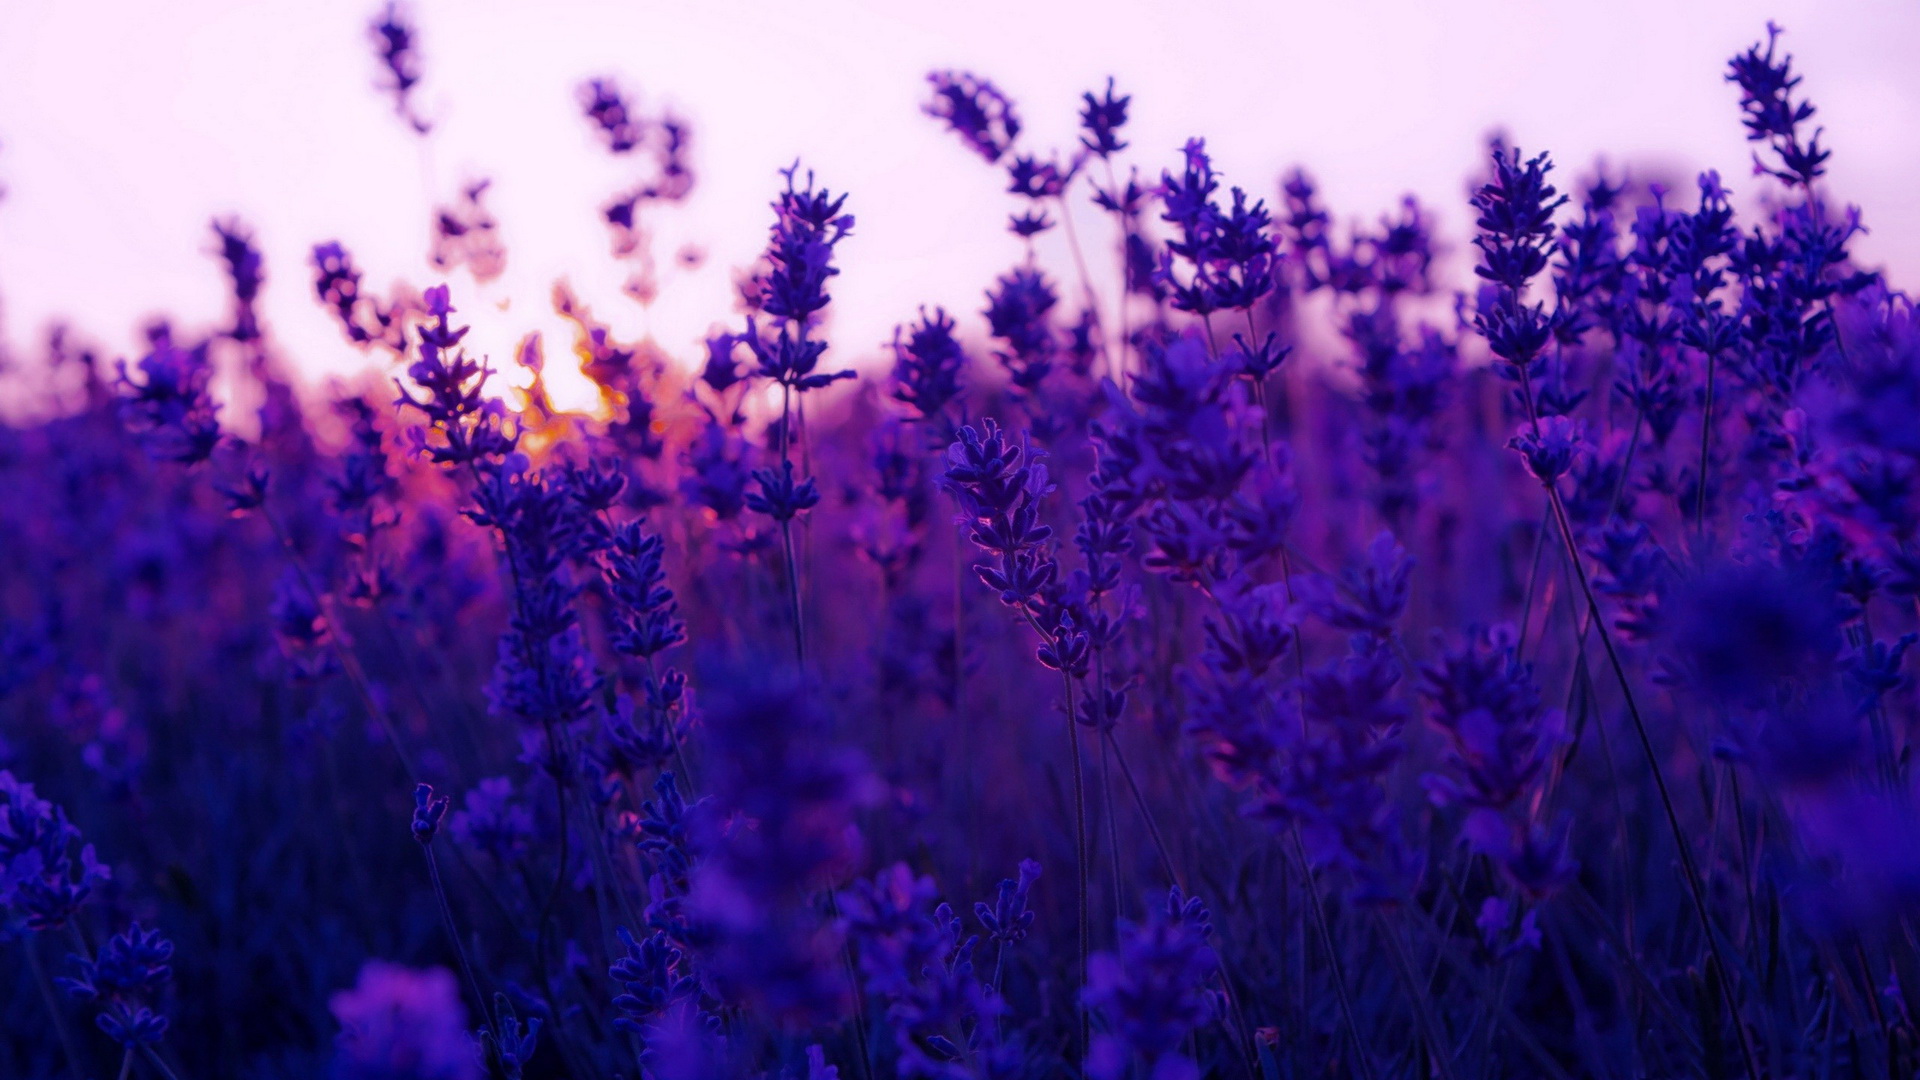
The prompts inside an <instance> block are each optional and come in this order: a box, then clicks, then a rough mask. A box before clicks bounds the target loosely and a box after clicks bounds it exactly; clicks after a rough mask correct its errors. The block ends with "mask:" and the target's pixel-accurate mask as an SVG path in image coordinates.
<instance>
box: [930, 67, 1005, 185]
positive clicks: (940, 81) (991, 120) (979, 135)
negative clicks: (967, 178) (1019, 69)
mask: <svg viewBox="0 0 1920 1080" xmlns="http://www.w3.org/2000/svg"><path fill="white" fill-rule="evenodd" d="M927 81H928V82H929V83H932V84H933V100H932V101H930V102H928V103H927V104H926V105H925V106H923V109H924V111H925V112H926V114H927V115H928V116H931V117H933V118H934V119H935V120H939V121H942V122H944V123H945V124H946V125H947V128H948V130H950V131H952V132H953V133H954V134H955V135H958V136H960V139H961V141H962V142H964V143H966V144H967V146H968V147H969V148H970V149H971V150H973V152H974V153H976V154H979V155H980V156H981V157H983V158H985V159H987V163H988V164H990V165H991V164H996V163H998V162H999V160H1000V156H1001V155H1002V154H1005V153H1006V152H1007V149H1008V148H1009V147H1011V146H1012V145H1013V140H1014V139H1015V138H1017V137H1019V135H1020V117H1019V115H1018V114H1017V113H1015V112H1014V108H1013V102H1012V101H1010V100H1008V98H1007V96H1006V95H1005V94H1002V93H1001V92H1000V90H999V88H997V87H995V86H994V85H993V84H992V83H991V82H988V81H987V80H985V79H983V78H981V77H979V76H978V75H974V74H972V73H970V72H964V71H958V72H956V71H936V72H933V73H931V74H929V75H928V76H927Z"/></svg>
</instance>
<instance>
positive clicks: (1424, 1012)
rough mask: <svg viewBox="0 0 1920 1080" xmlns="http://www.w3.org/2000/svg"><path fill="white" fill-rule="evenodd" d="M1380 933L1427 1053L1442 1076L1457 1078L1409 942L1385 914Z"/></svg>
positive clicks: (1382, 917) (1381, 917)
mask: <svg viewBox="0 0 1920 1080" xmlns="http://www.w3.org/2000/svg"><path fill="white" fill-rule="evenodd" d="M1379 923H1380V936H1381V937H1384V938H1386V939H1387V944H1388V945H1389V946H1390V948H1389V949H1388V950H1387V951H1388V953H1390V954H1391V955H1392V956H1393V962H1394V966H1395V967H1397V968H1398V969H1399V971H1400V981H1401V982H1402V983H1403V984H1404V985H1405V986H1406V988H1407V999H1408V1001H1409V1002H1410V1003H1411V1004H1412V1005H1413V1014H1414V1017H1415V1018H1416V1019H1417V1020H1418V1021H1419V1024H1420V1033H1421V1036H1422V1037H1423V1038H1424V1039H1425V1040H1426V1043H1427V1053H1428V1056H1430V1057H1431V1058H1432V1059H1433V1063H1434V1064H1435V1065H1436V1066H1438V1067H1439V1069H1440V1075H1441V1076H1443V1077H1446V1078H1447V1080H1452V1078H1453V1055H1451V1054H1449V1053H1448V1052H1447V1045H1446V1040H1445V1039H1444V1038H1443V1037H1442V1035H1441V1032H1440V1025H1439V1022H1438V1021H1437V1020H1435V1019H1434V1016H1433V1008H1432V1006H1431V1005H1430V1003H1429V1002H1428V1001H1427V997H1428V992H1427V987H1426V986H1425V985H1424V984H1423V983H1422V982H1421V981H1420V974H1419V972H1418V971H1417V970H1415V968H1414V966H1413V960H1412V958H1411V957H1409V956H1408V955H1407V943H1406V942H1404V941H1401V940H1400V934H1399V932H1398V931H1397V930H1395V929H1394V927H1393V924H1392V923H1390V922H1388V921H1387V918H1386V916H1385V915H1382V916H1380V920H1379Z"/></svg>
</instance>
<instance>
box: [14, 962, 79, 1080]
mask: <svg viewBox="0 0 1920 1080" xmlns="http://www.w3.org/2000/svg"><path fill="white" fill-rule="evenodd" d="M35 940H37V939H36V938H35V937H23V938H21V939H20V948H21V950H22V951H24V952H25V953H26V954H27V967H28V968H29V969H31V970H32V971H33V984H34V987H35V988H36V989H38V990H39V991H40V1000H42V1001H44V1002H46V1003H47V1012H48V1013H49V1014H51V1015H52V1016H53V1030H54V1034H55V1035H57V1036H58V1037H59V1039H60V1049H61V1050H62V1051H64V1052H65V1053H66V1055H67V1070H68V1071H69V1072H71V1073H72V1074H73V1080H81V1075H80V1050H79V1048H78V1047H77V1046H76V1045H75V1044H74V1041H73V1031H72V1029H70V1028H68V1027H67V1018H66V1017H65V1016H64V1015H62V1014H61V1012H60V1005H59V1002H58V1001H57V1000H56V999H55V998H54V996H53V984H52V983H50V982H48V981H47V969H46V968H44V967H41V966H40V956H39V954H38V953H37V952H36V951H35V950H34V947H33V943H34V941H35Z"/></svg>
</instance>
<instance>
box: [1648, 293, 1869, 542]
mask: <svg viewBox="0 0 1920 1080" xmlns="http://www.w3.org/2000/svg"><path fill="white" fill-rule="evenodd" d="M1829 317H1831V312H1829ZM1719 355H1720V353H1719V350H1717V349H1712V350H1708V352H1707V403H1706V411H1705V412H1703V413H1702V414H1701V416H1700V471H1699V472H1698V473H1697V474H1695V476H1694V483H1695V485H1697V486H1698V487H1699V489H1700V491H1699V493H1698V498H1697V499H1696V500H1695V503H1694V509H1693V531H1694V532H1696V533H1698V534H1699V535H1700V537H1701V539H1703V540H1704V539H1705V538H1706V532H1707V466H1708V462H1709V460H1710V454H1711V452H1712V450H1713V374H1714V367H1715V364H1714V361H1715V360H1716V359H1717V358H1718V357H1719ZM1639 430H1640V429H1639V427H1638V426H1637V425H1636V426H1635V427H1634V431H1635V433H1638V432H1639Z"/></svg>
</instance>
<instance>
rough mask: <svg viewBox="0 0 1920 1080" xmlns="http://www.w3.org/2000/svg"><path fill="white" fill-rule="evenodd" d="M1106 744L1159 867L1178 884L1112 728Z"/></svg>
mask: <svg viewBox="0 0 1920 1080" xmlns="http://www.w3.org/2000/svg"><path fill="white" fill-rule="evenodd" d="M1106 739H1107V744H1108V745H1109V746H1111V747H1112V748H1113V760H1114V761H1115V762H1117V763H1119V765H1120V775H1121V776H1122V777H1124V778H1125V779H1126V781H1127V787H1128V789H1129V790H1131V791H1132V792H1133V802H1134V805H1135V806H1138V807H1139V808H1140V818H1141V820H1143V821H1145V822H1146V823H1147V833H1148V834H1149V835H1151V836H1152V837H1153V849H1154V851H1156V852H1158V853H1159V855H1160V869H1162V870H1163V871H1165V872H1166V875H1167V880H1168V881H1170V882H1172V883H1173V884H1175V885H1178V884H1180V875H1179V874H1178V873H1176V872H1175V871H1174V869H1173V856H1172V855H1170V854H1168V852H1167V842H1166V840H1165V839H1164V838H1162V837H1161V835H1160V825H1159V823H1157V822H1156V821H1154V818H1153V811H1152V810H1151V809H1150V808H1149V807H1148V806H1147V798H1146V796H1145V795H1143V794H1141V791H1140V784H1139V782H1138V781H1136V780H1135V779H1134V778H1133V770H1132V769H1130V768H1128V767H1127V756H1126V755H1125V754H1123V753H1121V751H1120V740H1118V739H1116V738H1115V737H1114V734H1113V729H1112V728H1108V729H1107V731H1106Z"/></svg>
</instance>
